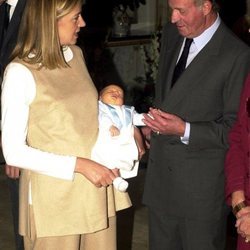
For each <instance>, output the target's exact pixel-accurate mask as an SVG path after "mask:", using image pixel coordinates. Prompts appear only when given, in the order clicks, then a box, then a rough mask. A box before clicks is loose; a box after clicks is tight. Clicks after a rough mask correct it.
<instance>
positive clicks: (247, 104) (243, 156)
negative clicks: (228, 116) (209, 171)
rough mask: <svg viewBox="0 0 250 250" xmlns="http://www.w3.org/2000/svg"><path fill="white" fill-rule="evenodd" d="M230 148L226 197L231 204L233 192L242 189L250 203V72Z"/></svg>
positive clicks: (226, 165)
mask: <svg viewBox="0 0 250 250" xmlns="http://www.w3.org/2000/svg"><path fill="white" fill-rule="evenodd" d="M229 144H230V148H229V151H228V153H227V157H226V164H225V174H226V197H227V202H228V204H229V205H231V194H232V193H233V192H235V191H238V190H242V191H244V193H245V198H246V200H247V202H248V204H250V169H249V162H250V159H249V157H250V155H249V150H250V74H249V75H248V78H247V80H246V83H245V87H244V89H243V91H242V95H241V103H240V108H239V112H238V116H237V121H236V123H235V124H234V126H233V128H232V130H231V131H230V133H229Z"/></svg>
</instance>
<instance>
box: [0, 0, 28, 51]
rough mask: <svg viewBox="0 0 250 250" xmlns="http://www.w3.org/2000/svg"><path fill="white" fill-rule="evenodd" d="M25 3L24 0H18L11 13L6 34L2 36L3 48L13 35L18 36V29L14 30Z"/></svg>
mask: <svg viewBox="0 0 250 250" xmlns="http://www.w3.org/2000/svg"><path fill="white" fill-rule="evenodd" d="M25 3H26V0H19V1H18V2H17V5H16V8H15V10H14V13H13V17H14V18H11V20H10V23H9V26H8V29H7V33H6V36H5V38H4V42H3V48H4V47H5V46H6V45H7V44H8V42H9V41H10V39H11V38H12V36H13V35H15V36H18V33H17V32H18V31H17V30H16V27H17V26H19V23H20V21H21V16H22V13H23V10H24V7H25ZM13 33H15V34H13Z"/></svg>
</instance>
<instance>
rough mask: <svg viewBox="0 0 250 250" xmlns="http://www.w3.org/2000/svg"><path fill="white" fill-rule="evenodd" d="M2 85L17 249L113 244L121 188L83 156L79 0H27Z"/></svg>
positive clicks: (94, 123)
mask: <svg viewBox="0 0 250 250" xmlns="http://www.w3.org/2000/svg"><path fill="white" fill-rule="evenodd" d="M26 6H27V7H26V9H25V12H24V16H23V19H22V23H21V26H20V33H19V38H18V43H17V46H16V48H15V50H14V54H13V58H14V60H13V61H12V62H11V63H10V64H9V65H8V67H7V69H6V71H5V77H4V81H3V86H2V146H3V153H4V157H5V160H6V163H7V164H8V165H12V166H19V167H20V168H22V174H21V177H20V194H21V195H20V234H21V235H23V236H24V241H25V249H60V250H61V249H65V250H66V249H67V250H69V249H70V250H75V249H84V250H85V249H95V250H99V249H102V250H103V249H110V250H111V249H116V223H115V211H116V210H119V209H123V208H127V207H129V206H130V205H131V204H130V200H129V197H128V195H127V193H120V192H116V191H115V190H113V186H112V185H110V184H111V183H112V181H113V179H115V178H116V177H117V176H118V171H117V169H115V170H109V169H108V168H106V167H104V166H103V165H100V164H98V163H96V162H94V161H91V160H90V154H91V150H92V147H93V145H94V143H95V141H96V138H97V132H98V117H97V113H98V100H97V98H98V96H97V92H96V89H95V87H94V85H93V82H92V81H91V78H90V76H89V74H88V72H87V69H86V66H85V63H84V60H83V56H82V53H81V50H80V49H79V48H78V47H76V46H75V45H74V44H75V43H76V40H77V37H78V35H77V34H78V32H79V30H80V28H81V27H84V26H85V23H84V20H83V19H82V16H81V7H82V0H39V1H33V0H28V2H27V5H26Z"/></svg>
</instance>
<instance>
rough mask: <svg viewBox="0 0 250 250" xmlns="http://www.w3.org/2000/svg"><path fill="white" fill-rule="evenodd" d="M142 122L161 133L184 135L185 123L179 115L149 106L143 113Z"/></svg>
mask: <svg viewBox="0 0 250 250" xmlns="http://www.w3.org/2000/svg"><path fill="white" fill-rule="evenodd" d="M143 121H144V123H145V124H146V125H147V126H148V127H150V128H151V129H152V130H153V131H154V132H156V133H159V134H163V135H177V136H184V133H185V127H186V123H185V121H183V120H182V119H181V118H180V117H178V116H176V115H173V114H170V113H166V112H163V111H161V110H159V109H153V108H150V109H149V112H148V114H147V115H144V120H143Z"/></svg>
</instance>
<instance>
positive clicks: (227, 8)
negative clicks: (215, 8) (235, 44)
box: [217, 0, 250, 46]
mask: <svg viewBox="0 0 250 250" xmlns="http://www.w3.org/2000/svg"><path fill="white" fill-rule="evenodd" d="M217 2H218V4H219V7H220V11H219V13H220V16H221V19H222V20H223V21H224V22H225V24H226V25H227V26H228V27H229V28H230V29H231V30H232V31H233V32H234V33H235V34H236V35H237V36H238V37H239V38H240V39H241V40H243V41H244V42H245V43H247V44H248V45H249V46H250V33H249V28H250V27H249V23H248V21H247V19H246V14H247V1H246V0H217Z"/></svg>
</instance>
